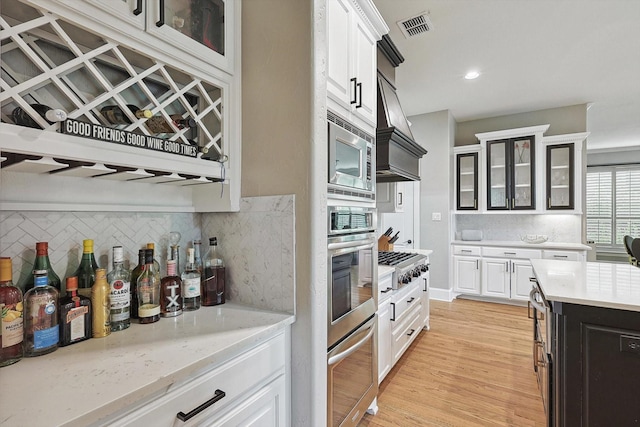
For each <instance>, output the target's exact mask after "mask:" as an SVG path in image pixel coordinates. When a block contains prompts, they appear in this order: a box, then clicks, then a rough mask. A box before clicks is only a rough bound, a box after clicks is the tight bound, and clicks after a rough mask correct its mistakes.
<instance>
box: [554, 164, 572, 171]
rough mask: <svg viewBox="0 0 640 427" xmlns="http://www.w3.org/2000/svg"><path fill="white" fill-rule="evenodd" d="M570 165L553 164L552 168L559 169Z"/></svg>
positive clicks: (567, 167)
mask: <svg viewBox="0 0 640 427" xmlns="http://www.w3.org/2000/svg"><path fill="white" fill-rule="evenodd" d="M569 167H570V166H569V165H557V166H551V169H552V170H557V169H569Z"/></svg>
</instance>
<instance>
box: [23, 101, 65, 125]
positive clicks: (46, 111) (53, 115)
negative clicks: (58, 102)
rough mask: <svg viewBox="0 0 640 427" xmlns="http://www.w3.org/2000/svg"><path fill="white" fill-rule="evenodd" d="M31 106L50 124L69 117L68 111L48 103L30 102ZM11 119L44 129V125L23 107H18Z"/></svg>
mask: <svg viewBox="0 0 640 427" xmlns="http://www.w3.org/2000/svg"><path fill="white" fill-rule="evenodd" d="M29 106H30V107H31V108H33V109H34V110H35V112H36V113H38V114H39V115H40V116H41V117H43V118H44V119H45V120H46V121H47V122H48V123H49V124H53V123H55V122H61V121H63V120H66V119H67V113H66V112H65V111H64V110H61V109H59V108H51V107H49V106H48V105H43V104H29ZM11 119H12V120H13V122H14V123H15V124H17V125H20V126H26V127H30V128H35V129H42V127H41V126H40V125H39V124H38V123H37V122H36V121H35V120H34V119H33V117H31V116H30V115H29V113H27V112H26V111H25V110H24V109H23V108H22V107H16V108H14V109H13V111H12V112H11Z"/></svg>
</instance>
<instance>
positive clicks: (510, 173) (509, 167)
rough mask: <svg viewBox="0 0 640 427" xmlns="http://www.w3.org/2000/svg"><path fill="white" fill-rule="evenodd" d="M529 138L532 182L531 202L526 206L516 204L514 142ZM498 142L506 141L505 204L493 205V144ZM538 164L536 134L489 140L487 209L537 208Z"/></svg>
mask: <svg viewBox="0 0 640 427" xmlns="http://www.w3.org/2000/svg"><path fill="white" fill-rule="evenodd" d="M526 139H528V140H529V144H530V160H531V161H530V163H531V165H530V167H529V169H530V173H531V176H530V182H531V203H530V204H529V205H526V206H515V203H514V202H515V196H516V188H515V175H516V171H515V159H514V158H513V157H514V156H513V144H514V143H515V142H516V141H522V140H526ZM497 143H505V144H506V149H505V168H506V177H505V186H506V188H505V196H506V199H507V200H506V204H505V206H492V205H491V146H492V145H493V144H497ZM535 177H536V164H535V136H534V135H529V136H522V137H518V138H509V139H498V140H493V141H487V210H503V211H507V210H534V209H535V208H536V182H535Z"/></svg>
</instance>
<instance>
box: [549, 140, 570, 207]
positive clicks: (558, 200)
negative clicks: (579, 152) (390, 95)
mask: <svg viewBox="0 0 640 427" xmlns="http://www.w3.org/2000/svg"><path fill="white" fill-rule="evenodd" d="M573 153H574V144H558V145H549V146H547V159H546V160H547V186H546V187H547V209H574V200H575V198H574V191H575V183H574V175H575V172H574V154H573Z"/></svg>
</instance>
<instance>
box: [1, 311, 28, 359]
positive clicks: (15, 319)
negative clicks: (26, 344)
mask: <svg viewBox="0 0 640 427" xmlns="http://www.w3.org/2000/svg"><path fill="white" fill-rule="evenodd" d="M0 311H1V312H2V326H1V327H0V336H2V348H6V347H11V346H12V345H16V344H20V343H21V342H22V338H23V336H24V322H23V321H24V319H23V317H22V303H21V302H19V303H17V304H10V305H5V304H0Z"/></svg>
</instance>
